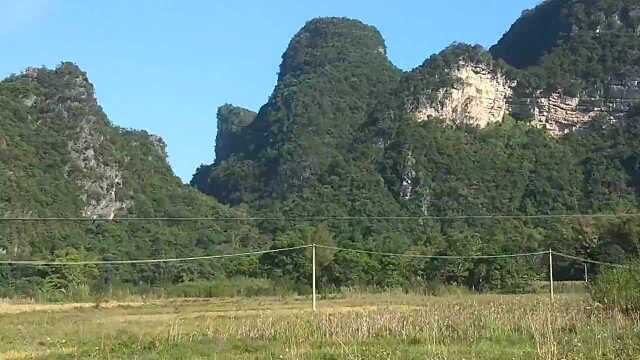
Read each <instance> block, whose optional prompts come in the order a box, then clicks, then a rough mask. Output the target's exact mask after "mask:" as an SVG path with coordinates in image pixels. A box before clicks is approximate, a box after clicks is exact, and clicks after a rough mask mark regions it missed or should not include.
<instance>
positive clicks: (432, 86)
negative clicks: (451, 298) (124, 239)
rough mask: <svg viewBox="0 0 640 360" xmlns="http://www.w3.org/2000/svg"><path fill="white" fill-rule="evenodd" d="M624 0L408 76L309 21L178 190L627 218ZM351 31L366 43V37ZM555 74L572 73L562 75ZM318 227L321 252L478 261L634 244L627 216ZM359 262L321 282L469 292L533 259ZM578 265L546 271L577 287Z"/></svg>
mask: <svg viewBox="0 0 640 360" xmlns="http://www.w3.org/2000/svg"><path fill="white" fill-rule="evenodd" d="M634 4H635V2H633V1H609V2H607V4H605V5H606V6H604V5H603V4H601V2H595V3H593V4H592V2H590V1H547V2H545V3H543V4H541V5H540V6H539V7H537V8H536V9H534V10H531V11H528V12H525V13H524V14H523V17H522V18H521V19H520V20H518V21H517V22H516V23H515V24H514V25H513V27H512V28H511V30H509V32H507V33H506V34H505V36H504V37H503V39H502V40H500V42H499V43H498V44H497V45H496V46H495V47H493V48H492V49H491V51H487V50H485V49H483V48H482V47H479V46H471V45H466V44H458V43H456V44H453V45H451V46H450V47H448V48H447V49H445V50H443V51H442V52H441V53H439V54H436V55H433V56H431V57H430V58H428V59H427V60H425V62H424V63H423V64H421V65H420V66H418V67H416V68H415V69H413V70H411V71H408V72H401V71H399V70H397V69H396V68H394V67H393V66H392V65H390V63H389V61H388V59H387V58H386V55H385V53H384V50H383V49H384V47H383V45H382V44H383V43H382V40H381V38H379V36H380V35H379V34H378V33H377V32H372V30H370V29H371V28H368V27H367V26H366V25H363V24H361V23H359V22H356V21H353V20H349V19H341V18H320V19H314V20H312V21H310V22H309V23H307V24H306V25H305V26H304V27H303V28H302V29H301V30H300V32H299V33H298V34H297V35H296V36H295V37H294V39H293V40H292V42H291V44H290V46H289V48H288V49H287V50H286V51H285V53H284V55H283V61H282V65H281V72H280V76H279V80H278V84H277V85H276V88H275V90H274V94H273V95H272V96H271V98H270V100H269V102H268V103H267V104H266V105H264V106H263V107H262V109H260V111H259V112H258V114H257V116H256V117H255V119H253V120H252V121H251V122H250V123H248V124H247V125H246V126H244V127H241V129H240V130H239V133H241V134H242V136H241V137H234V138H233V139H238V141H239V142H241V143H242V145H241V146H239V147H241V148H242V150H239V151H238V152H237V153H235V154H233V155H231V156H230V157H228V158H222V159H216V161H215V163H214V164H212V165H208V166H203V167H201V168H200V169H199V171H198V173H197V176H195V177H194V180H193V181H192V184H193V185H194V186H196V187H197V188H199V189H201V190H202V191H204V192H206V193H208V194H211V195H213V196H215V197H216V198H217V199H218V200H220V201H221V202H223V203H229V204H233V205H239V204H243V205H245V206H247V207H248V208H250V209H252V211H253V212H254V213H264V214H282V215H285V216H289V217H295V216H302V217H305V216H329V217H344V216H354V217H359V216H457V215H491V214H513V215H533V214H576V213H584V214H589V213H601V212H604V213H611V212H613V213H615V212H634V211H636V210H637V209H638V206H639V200H640V199H639V198H638V190H640V188H638V186H637V183H636V181H637V180H636V178H637V176H638V175H637V174H638V168H637V166H636V162H635V160H634V159H636V156H637V146H636V140H635V138H634V135H633V134H634V133H636V131H637V130H636V128H637V125H636V123H637V112H635V110H633V109H634V103H635V100H634V98H635V97H636V96H635V95H634V94H635V92H636V91H637V89H638V82H637V81H636V80H634V79H635V76H636V75H635V66H636V65H637V64H638V62H637V58H636V52H635V49H636V47H637V46H640V39H639V38H638V35H637V33H636V32H634V30H633V29H634V26H635V25H634V24H635V23H634V21H635V20H634V19H635V18H634V16H635V15H634V14H635V10H634V9H635V7H634V6H635V5H634ZM568 11H572V12H571V14H573V15H572V17H567V16H566V15H567V14H568ZM612 11H613V13H611V12H612ZM616 11H617V14H619V15H617V16H618V17H619V18H621V19H622V18H624V19H625V20H624V21H622V20H621V21H620V24H619V27H616V29H618V30H617V31H620V32H621V33H620V34H619V35H614V34H613V33H611V34H609V33H606V32H605V31H604V29H605V24H609V18H610V16H613V15H611V14H616ZM600 12H604V13H603V14H605V15H604V17H601V16H599V15H597V14H600ZM601 18H602V19H601ZM589 19H591V20H589ZM594 19H600V20H599V21H602V26H600V27H598V26H597V25H594V24H593V21H595V20H594ZM592 20H593V21H592ZM607 26H608V25H607ZM612 26H613V25H612ZM550 28H551V29H552V30H553V31H551V32H550V34H548V35H549V36H548V38H542V39H540V42H538V43H536V45H535V46H533V47H532V48H531V49H530V50H531V51H529V52H525V51H522V50H521V47H522V46H527V45H524V44H529V43H530V41H529V39H528V38H527V36H535V34H538V33H545V34H546V31H547V30H549V29H550ZM345 29H349V31H346V32H345ZM353 29H358V31H354V30H353ZM567 29H569V30H570V31H569V30H567ZM567 31H568V32H567ZM354 32H355V33H354ZM327 34H330V35H327ZM363 34H371V36H372V37H375V38H376V39H378V40H376V42H363V41H361V39H362V35H363ZM374 35H375V36H374ZM302 40H304V41H302ZM329 44H330V46H329ZM371 44H373V45H371ZM342 46H345V47H348V48H349V49H350V52H348V53H344V54H343V55H342V56H340V57H339V58H338V60H339V61H335V59H336V58H334V57H332V56H330V55H331V54H334V53H339V51H340V50H339V49H342ZM594 47H595V48H597V49H598V51H592V50H593V48H594ZM376 48H378V49H380V50H379V51H378V52H377V53H376V51H375V50H376ZM621 48H625V49H626V50H625V52H623V53H620V52H618V51H617V49H621ZM319 49H321V50H322V51H328V50H331V52H330V53H328V54H327V55H325V56H323V57H322V61H320V60H318V59H316V58H314V57H313V56H311V55H309V54H318V53H319ZM587 52H590V53H589V54H587ZM301 54H302V55H301ZM354 54H363V56H364V58H360V57H359V56H354ZM512 55H513V56H512ZM303 59H304V61H303ZM372 60H373V61H372ZM292 64H298V65H296V66H294V65H292ZM299 64H304V66H302V65H299ZM563 64H565V65H563ZM568 64H573V65H575V66H573V67H572V68H571V71H569V70H568V68H567V67H566V66H568ZM292 69H295V70H296V71H293V70H292ZM365 74H366V77H364V76H365ZM387 74H388V75H387ZM383 75H384V76H383ZM334 76H336V77H334ZM349 79H353V81H356V79H366V81H367V83H366V84H368V85H367V88H366V89H368V90H376V91H369V92H367V93H363V92H362V90H363V88H362V87H361V86H355V87H351V88H349V87H342V86H341V84H342V81H345V80H349ZM360 81H363V80H360ZM321 84H323V85H321ZM597 89H600V90H601V91H600V92H595V91H596V90H597ZM325 103H326V104H327V106H323V104H325ZM329 104H331V105H332V106H328V105H329ZM361 105H364V107H363V108H359V107H358V106H361ZM343 109H344V110H343ZM354 110H355V111H354ZM338 119H339V121H336V120H338ZM221 121H223V120H222V119H221V117H220V113H219V123H220V122H221ZM223 129H224V127H223ZM224 131H226V130H224ZM234 136H236V135H234ZM221 139H225V140H224V141H227V140H226V139H232V137H229V136H227V135H225V133H224V132H219V133H218V137H217V141H218V144H220V141H221ZM225 143H226V142H225ZM327 226H328V227H329V229H330V232H331V236H330V239H331V241H332V242H335V243H338V244H340V245H344V246H351V247H359V248H363V249H369V250H381V251H394V252H418V253H426V254H438V253H446V254H470V253H478V254H480V253H512V252H520V251H531V250H539V249H547V248H549V247H553V248H554V249H562V250H563V251H566V252H570V253H574V254H579V255H581V256H585V257H593V258H602V259H605V258H606V259H609V260H612V261H622V260H623V258H624V254H625V253H627V254H632V253H635V252H637V250H638V249H637V246H636V245H635V243H634V240H632V239H633V238H634V236H635V234H636V233H637V224H636V223H635V222H634V221H630V220H629V221H618V220H614V221H606V220H605V221H594V220H589V219H580V220H579V221H571V220H557V219H556V220H553V219H552V220H518V219H503V220H500V221H496V220H490V219H489V220H469V221H463V220H458V221H430V220H422V221H417V220H413V221H382V220H377V221H352V222H346V223H345V222H340V221H327ZM261 228H262V229H263V231H268V232H271V233H273V234H274V236H275V237H276V241H277V242H278V241H280V243H282V244H285V243H286V244H289V243H291V239H292V238H293V239H295V238H298V237H304V236H303V235H300V234H304V232H305V231H306V230H305V228H306V225H299V226H296V225H294V224H285V225H282V226H277V227H274V226H270V225H269V226H265V225H263V226H262V227H261ZM296 234H298V235H296ZM278 239H280V240H278ZM294 242H295V241H294ZM363 262H366V259H363V258H353V257H346V256H343V254H336V257H335V258H334V259H333V261H332V262H331V263H329V264H327V265H326V268H325V269H324V271H323V272H322V274H324V275H323V281H327V282H330V283H332V284H335V285H349V284H353V283H354V282H360V281H364V282H366V283H371V282H373V283H377V284H388V282H389V281H391V282H394V281H400V282H402V281H404V280H400V279H403V278H404V279H406V278H407V277H408V278H412V277H414V276H418V277H420V278H422V277H426V278H436V279H440V280H444V281H454V282H463V283H466V284H468V285H470V286H471V285H472V286H474V287H475V288H484V287H492V286H503V285H505V284H507V283H511V282H512V281H514V279H522V278H525V277H527V276H534V277H535V275H534V273H532V272H531V271H533V270H532V268H531V267H530V265H531V264H530V265H526V264H520V265H519V266H517V267H513V268H511V270H510V271H505V266H507V264H502V263H496V262H493V263H482V264H479V263H472V262H465V263H464V264H458V265H456V266H454V264H423V265H422V266H423V267H421V268H420V269H417V270H416V269H414V270H412V271H413V272H412V273H410V274H407V273H398V271H400V270H398V269H397V268H394V266H399V264H398V263H395V262H391V264H387V265H388V266H389V268H386V267H384V268H382V269H378V270H376V271H375V272H372V271H370V270H368V269H369V268H368V267H367V265H365V264H364V263H363ZM580 266H581V265H580V264H572V263H566V264H561V265H560V270H558V275H559V276H560V277H564V278H573V277H576V276H578V274H579V273H580V272H581V271H582V269H581V268H580ZM389 272H391V273H393V274H394V275H391V274H390V273H389ZM347 274H348V275H347ZM354 278H355V279H354ZM356 279H359V280H356ZM389 279H391V280H389Z"/></svg>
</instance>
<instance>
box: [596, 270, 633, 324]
mask: <svg viewBox="0 0 640 360" xmlns="http://www.w3.org/2000/svg"><path fill="white" fill-rule="evenodd" d="M590 291H591V297H592V298H593V300H595V301H596V302H598V303H600V304H602V305H604V306H606V307H608V308H611V309H617V310H620V311H623V312H625V313H640V262H636V263H635V264H632V265H630V266H629V267H628V268H613V269H604V270H603V271H602V273H601V274H600V275H598V277H597V278H595V280H594V282H593V284H592V286H591V289H590Z"/></svg>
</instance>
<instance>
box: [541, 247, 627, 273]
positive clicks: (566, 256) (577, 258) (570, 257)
mask: <svg viewBox="0 0 640 360" xmlns="http://www.w3.org/2000/svg"><path fill="white" fill-rule="evenodd" d="M552 253H553V254H554V255H558V256H561V257H564V258H567V259H572V260H577V261H581V262H583V263H591V264H598V265H604V266H613V267H619V268H624V269H630V268H631V267H630V266H627V265H622V264H614V263H610V262H604V261H598V260H590V259H585V258H581V257H579V256H573V255H567V254H563V253H560V252H557V251H552Z"/></svg>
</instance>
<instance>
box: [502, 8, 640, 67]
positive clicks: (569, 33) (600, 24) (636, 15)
mask: <svg viewBox="0 0 640 360" xmlns="http://www.w3.org/2000/svg"><path fill="white" fill-rule="evenodd" d="M605 34H617V36H629V35H631V36H640V1H638V0H545V1H543V2H542V3H541V4H540V5H538V6H537V7H536V8H534V9H532V10H525V11H523V13H522V16H521V17H520V18H519V19H518V20H517V21H516V22H515V23H514V24H513V25H512V26H511V28H510V29H509V31H507V32H506V33H505V34H504V36H503V37H502V38H501V39H500V41H498V43H497V44H496V45H494V46H493V47H492V48H491V53H492V54H493V55H494V56H496V57H498V58H501V59H503V60H505V61H506V62H507V63H509V64H511V65H513V66H515V67H518V68H525V67H529V66H533V65H540V64H541V63H542V61H543V58H544V56H545V55H547V54H549V53H550V52H552V51H553V49H554V48H556V47H558V46H561V45H563V44H566V43H567V42H571V41H573V40H574V38H576V37H585V36H586V37H599V36H602V35H605ZM612 55H613V54H612Z"/></svg>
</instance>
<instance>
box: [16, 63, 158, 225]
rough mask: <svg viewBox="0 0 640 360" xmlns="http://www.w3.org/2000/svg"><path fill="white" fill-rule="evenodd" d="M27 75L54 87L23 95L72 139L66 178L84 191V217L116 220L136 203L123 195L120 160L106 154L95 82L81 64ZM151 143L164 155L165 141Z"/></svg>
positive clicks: (44, 118) (45, 86)
mask: <svg viewBox="0 0 640 360" xmlns="http://www.w3.org/2000/svg"><path fill="white" fill-rule="evenodd" d="M23 74H24V76H25V77H26V78H28V79H29V80H30V81H34V82H37V83H38V84H39V85H40V86H42V88H43V89H46V90H48V91H47V92H44V93H43V94H41V95H40V96H35V95H34V94H30V93H28V94H26V95H25V96H23V97H22V100H23V103H24V104H25V105H26V106H28V107H34V106H35V105H38V107H39V108H40V119H39V121H43V123H42V126H47V123H48V122H51V123H58V124H64V126H63V128H64V129H65V131H66V132H67V134H66V136H68V138H69V140H68V142H67V150H68V152H69V157H70V160H71V163H70V164H68V165H67V166H66V167H65V173H66V177H67V178H69V179H71V180H73V181H74V182H75V183H76V184H77V185H78V186H79V187H80V188H81V189H82V192H81V194H80V198H81V199H82V200H83V201H84V202H85V207H84V209H83V210H82V216H86V217H91V218H98V217H99V218H109V219H111V218H113V217H114V216H115V214H116V212H118V211H124V210H126V209H127V207H129V206H130V205H131V204H130V202H128V201H122V200H119V199H118V193H119V190H121V189H122V187H123V180H122V179H123V175H122V172H121V171H120V169H119V168H118V166H117V165H116V164H115V162H114V161H113V160H112V159H111V158H110V157H108V156H106V154H108V153H110V151H105V150H106V149H108V148H109V145H108V144H106V143H107V141H106V138H105V135H104V134H105V133H106V131H105V129H106V128H107V127H108V125H109V123H108V120H106V117H104V116H101V115H103V113H102V110H101V109H100V107H99V105H98V103H97V100H96V98H95V92H94V89H93V85H92V84H91V83H90V82H89V79H88V78H87V76H86V74H85V73H84V72H83V71H81V70H80V68H78V67H77V66H76V65H74V64H71V63H63V64H61V65H60V66H59V67H57V68H56V69H55V70H53V71H51V70H48V69H45V68H27V69H26V70H25V71H24V73H23ZM150 141H151V142H152V143H153V145H154V146H155V147H156V148H157V149H158V151H159V152H160V153H161V154H163V156H164V154H165V152H164V143H163V142H162V140H161V139H159V138H157V139H155V138H153V137H152V138H151V139H150Z"/></svg>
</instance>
